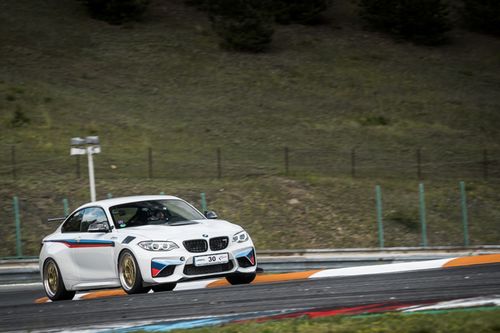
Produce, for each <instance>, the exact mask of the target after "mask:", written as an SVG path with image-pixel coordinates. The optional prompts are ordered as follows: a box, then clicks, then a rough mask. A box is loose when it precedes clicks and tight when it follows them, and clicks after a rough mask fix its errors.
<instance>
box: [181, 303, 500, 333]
mask: <svg viewBox="0 0 500 333" xmlns="http://www.w3.org/2000/svg"><path fill="white" fill-rule="evenodd" d="M499 331H500V310H498V308H486V309H483V310H472V311H463V310H458V311H451V312H436V313H418V314H398V313H393V314H384V315H367V316H335V317H327V318H320V319H306V318H300V319H286V320H279V321H269V322H264V323H256V322H249V323H245V324H228V325H224V326H217V327H207V328H200V329H189V330H175V331H173V332H189V333H191V332H192V333H204V332H220V333H247V332H249V333H250V332H262V333H272V332H294V333H393V332H398V333H468V332H477V333H490V332H491V333H493V332H499Z"/></svg>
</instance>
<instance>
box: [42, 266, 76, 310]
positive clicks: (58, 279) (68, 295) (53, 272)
mask: <svg viewBox="0 0 500 333" xmlns="http://www.w3.org/2000/svg"><path fill="white" fill-rule="evenodd" d="M43 288H44V289H45V293H46V294H47V297H48V298H50V299H51V300H52V301H63V300H69V299H73V297H74V296H75V293H76V292H75V291H68V290H66V287H65V286H64V280H63V277H62V275H61V271H60V270H59V266H57V263H56V262H55V260H54V259H50V258H49V259H47V260H46V261H45V264H44V265H43Z"/></svg>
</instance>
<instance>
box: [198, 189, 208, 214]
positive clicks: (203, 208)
mask: <svg viewBox="0 0 500 333" xmlns="http://www.w3.org/2000/svg"><path fill="white" fill-rule="evenodd" d="M200 197H201V201H200V203H201V211H202V212H203V214H205V212H206V211H207V198H206V196H205V193H204V192H201V193H200Z"/></svg>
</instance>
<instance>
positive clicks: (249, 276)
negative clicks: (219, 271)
mask: <svg viewBox="0 0 500 333" xmlns="http://www.w3.org/2000/svg"><path fill="white" fill-rule="evenodd" d="M255 275H256V274H255V273H233V274H231V275H228V276H226V280H227V282H229V283H230V284H233V285H235V284H249V283H250V282H252V281H253V280H254V279H255Z"/></svg>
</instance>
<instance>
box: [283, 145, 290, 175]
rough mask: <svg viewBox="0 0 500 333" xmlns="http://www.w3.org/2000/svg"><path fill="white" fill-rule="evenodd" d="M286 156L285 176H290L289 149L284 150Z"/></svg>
mask: <svg viewBox="0 0 500 333" xmlns="http://www.w3.org/2000/svg"><path fill="white" fill-rule="evenodd" d="M284 154H285V175H287V176H288V173H289V171H290V169H289V168H290V164H289V163H290V159H289V150H288V147H285V148H284Z"/></svg>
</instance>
